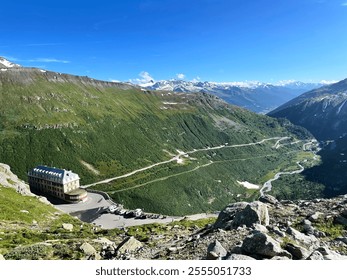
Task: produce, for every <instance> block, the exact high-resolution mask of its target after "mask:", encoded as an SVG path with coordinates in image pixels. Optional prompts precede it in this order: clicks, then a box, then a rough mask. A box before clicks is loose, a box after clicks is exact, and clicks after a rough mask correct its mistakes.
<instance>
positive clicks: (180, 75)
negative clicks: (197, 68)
mask: <svg viewBox="0 0 347 280" xmlns="http://www.w3.org/2000/svg"><path fill="white" fill-rule="evenodd" d="M176 77H177V78H178V79H180V80H183V79H184V78H185V77H186V75H184V74H182V73H180V74H176Z"/></svg>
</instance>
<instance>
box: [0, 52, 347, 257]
mask: <svg viewBox="0 0 347 280" xmlns="http://www.w3.org/2000/svg"><path fill="white" fill-rule="evenodd" d="M180 83H181V84H183V82H180ZM344 84H345V81H342V82H340V83H338V84H334V85H330V86H326V87H323V88H320V89H317V90H313V91H311V92H308V93H306V94H304V95H303V96H300V97H298V98H297V99H294V100H293V101H291V102H290V103H287V105H284V106H283V107H281V108H282V109H283V110H285V114H280V112H281V110H282V109H281V110H279V111H274V112H273V113H271V115H272V116H275V117H276V118H273V117H270V116H267V115H263V114H257V113H255V112H252V111H249V110H247V109H245V108H241V107H238V106H235V105H232V104H229V103H227V102H226V101H225V100H222V99H221V98H219V97H218V96H221V95H222V93H223V90H222V89H218V90H217V89H215V90H214V89H212V88H213V87H217V86H216V85H212V84H211V83H205V84H201V90H197V89H198V88H197V87H198V85H195V86H196V88H191V87H190V89H189V90H177V89H176V90H175V89H173V88H159V87H154V85H152V87H148V88H144V87H140V86H137V85H132V84H129V83H115V82H106V81H100V80H95V79H92V78H89V77H81V76H75V75H69V74H62V73H57V72H52V71H47V70H43V69H38V68H26V67H21V66H20V65H17V64H14V63H11V62H10V61H7V60H6V59H3V58H0V109H1V110H0V260H2V259H53V260H55V259H66V260H71V259H98V260H101V259H102V260H104V259H105V260H109V259H117V260H119V259H120V260H124V259H210V260H216V259H229V260H235V259H239V260H249V259H275V260H283V259H286V260H288V259H301V260H304V259H308V260H339V259H346V255H347V241H346V226H347V209H346V201H347V196H346V195H341V196H337V197H333V198H327V197H325V196H334V195H338V194H342V193H343V191H344V192H345V191H346V189H344V187H343V186H346V184H345V182H346V181H344V179H345V177H343V176H345V175H341V176H340V177H337V178H340V179H339V180H340V181H337V180H335V181H334V182H333V177H334V174H335V173H334V172H335V171H336V170H339V171H341V170H342V169H343V167H345V165H344V164H345V159H344V157H343V156H344V155H345V152H346V143H347V141H346V134H344V133H343V132H344V131H345V121H346V120H345V116H346V114H344V113H345V109H346V106H345V100H343V97H344V92H345V89H344ZM219 86H220V85H218V87H219ZM300 86H303V85H300ZM311 86H312V85H309V87H310V88H309V89H311ZM316 86H318V85H316ZM316 86H312V87H316ZM232 87H233V89H232V91H233V94H232V95H233V96H234V97H235V98H236V97H237V96H238V95H237V92H240V96H241V97H240V98H239V100H241V101H240V103H242V102H243V101H244V100H245V98H244V97H245V96H246V94H245V92H248V93H249V94H250V95H253V94H254V92H253V90H256V89H257V90H258V89H259V88H263V89H264V90H267V89H266V88H271V86H260V85H259V86H256V87H253V88H250V87H248V88H247V89H245V87H244V86H242V87H238V86H236V87H235V86H232ZM202 88H204V89H203V90H202ZM282 89H283V91H282V93H283V94H284V95H285V94H286V89H284V88H282ZM276 90H278V92H279V91H280V87H279V88H278V89H276ZM195 91H198V92H195ZM229 93H230V92H228V94H229ZM248 93H247V94H248ZM298 93H299V92H296V93H295V94H296V95H297V94H298ZM223 94H224V93H223ZM228 94H227V95H228ZM257 94H259V95H261V94H260V93H259V92H258V93H256V94H255V95H257ZM264 94H265V93H264ZM288 96H289V95H288ZM288 96H287V97H286V98H288ZM221 97H222V96H221ZM234 97H233V98H234ZM248 97H249V96H248V95H247V98H248ZM233 98H231V99H230V100H228V101H230V102H231V100H234V99H233ZM237 98H238V97H237ZM247 98H246V99H247ZM288 99H289V98H288ZM242 100H243V101H242ZM324 100H325V101H324ZM282 101H284V100H283V99H282ZM282 101H281V102H282ZM301 101H303V103H302V104H305V105H302V107H300V106H301V105H300V104H301ZM320 101H321V102H323V105H321V104H318V105H317V104H315V103H316V102H320ZM254 102H257V101H256V100H255V101H254V100H252V101H251V103H252V104H253V105H254V104H256V103H254ZM276 102H278V101H276ZM324 102H325V103H324ZM235 103H236V104H238V105H242V104H239V103H237V102H235ZM297 104H299V105H297ZM311 104H313V107H312V108H311V107H310V105H311ZM243 106H244V107H247V106H248V105H245V104H243ZM272 106H274V104H267V105H264V104H260V103H259V106H258V105H254V107H253V109H255V111H257V110H258V111H262V112H265V111H267V110H269V109H270V108H271V107H272ZM291 106H294V107H293V109H291ZM295 106H299V107H295ZM259 108H261V109H259ZM298 108H300V109H298ZM319 108H323V109H322V110H321V111H319V110H318V109H319ZM250 109H251V108H250ZM291 110H294V112H296V113H298V112H300V113H302V114H305V113H306V114H307V117H305V118H304V117H303V120H305V122H302V121H301V118H298V119H295V113H293V114H292V113H291ZM313 112H314V113H313ZM318 113H319V114H320V115H319V114H318ZM323 114H327V115H325V116H323ZM277 117H279V118H277ZM332 117H336V119H333V120H331V122H330V118H332ZM286 118H287V119H286ZM312 118H321V123H320V125H321V126H323V125H324V127H325V130H324V131H323V130H315V129H314V127H313V126H312V125H311V124H312V121H311V120H312ZM288 119H289V120H291V121H293V123H296V124H298V125H302V126H303V127H302V126H298V125H296V124H293V123H292V122H290V121H289V120H288ZM323 120H324V122H323ZM305 127H306V128H305ZM320 128H321V127H320ZM309 130H310V131H309ZM336 131H339V133H336ZM341 132H342V133H341ZM323 136H324V137H323ZM315 137H317V139H319V140H320V141H322V140H324V142H322V143H321V145H319V143H318V141H317V140H316V138H315ZM327 139H329V141H327ZM331 139H333V140H331ZM322 148H323V149H322ZM335 157H336V158H338V159H339V160H340V161H339V162H337V161H336V158H335ZM329 158H330V160H331V161H330V162H329ZM332 161H333V162H334V164H335V165H331V166H328V165H330V164H331V162H332ZM37 165H48V166H57V167H60V168H65V169H71V170H73V171H74V172H76V173H77V174H79V176H80V177H81V184H82V185H83V187H84V188H86V189H87V190H88V191H89V195H90V194H91V193H93V194H94V193H95V192H97V194H98V195H100V193H102V194H103V196H104V197H105V196H106V197H107V201H108V203H110V204H111V205H112V206H114V205H115V204H123V205H124V207H125V208H126V209H135V208H141V209H143V210H145V211H146V213H148V214H150V215H159V214H160V215H161V216H163V215H170V216H171V217H172V222H171V223H170V222H166V223H149V224H142V225H140V226H139V225H137V226H130V227H127V228H123V227H122V226H121V227H118V228H116V227H110V228H102V227H101V226H100V225H98V224H92V223H91V222H90V221H88V222H86V217H85V216H88V215H92V216H93V218H94V220H97V219H98V218H99V217H100V216H102V215H110V216H111V218H112V221H115V217H116V216H115V215H114V214H113V213H106V214H105V211H106V210H107V209H108V210H109V211H110V208H107V207H104V208H105V209H104V208H103V207H98V206H96V207H95V208H93V209H88V214H86V212H83V211H81V213H74V215H72V214H71V215H68V214H66V213H64V212H63V211H61V208H59V205H52V204H51V203H50V202H49V201H47V199H46V198H45V197H42V196H37V195H35V194H33V193H32V192H31V191H30V188H29V186H28V185H27V184H26V183H25V181H27V171H28V170H29V169H31V168H33V167H35V166H37ZM329 168H330V169H329ZM332 168H333V169H332ZM334 168H337V169H336V170H334ZM341 168H342V169H341ZM324 172H326V173H324ZM329 172H330V173H329ZM321 173H322V174H327V175H326V176H327V177H326V178H330V179H331V181H324V180H322V179H318V180H317V178H322V176H317V174H318V175H319V174H321ZM15 174H16V175H15ZM328 174H330V175H328ZM335 175H336V174H335ZM17 176H18V177H17ZM329 176H330V177H329ZM330 182H331V184H330ZM270 194H271V195H270ZM272 195H275V196H276V197H277V198H276V197H274V196H272ZM100 196H101V195H100ZM289 199H290V200H289ZM101 200H102V198H101V199H100V201H101ZM100 201H95V205H99V204H98V203H99V202H100ZM81 205H84V204H83V203H81ZM69 206H71V207H72V208H73V207H74V206H76V205H71V204H70V205H69ZM219 211H220V212H219ZM216 212H217V213H216ZM69 213H71V212H69ZM153 213H156V214H153ZM197 213H200V214H201V213H203V214H204V215H206V216H205V217H207V214H209V215H210V216H209V217H208V218H205V219H199V220H194V219H191V216H190V215H191V214H197ZM185 215H189V217H184V216H185ZM72 216H75V217H72ZM198 216H199V217H200V215H198ZM211 216H212V217H211ZM76 217H78V218H80V219H77V218H76ZM171 217H170V218H171ZM146 219H147V217H146ZM158 219H159V218H158ZM158 219H157V220H158ZM163 219H164V218H163Z"/></svg>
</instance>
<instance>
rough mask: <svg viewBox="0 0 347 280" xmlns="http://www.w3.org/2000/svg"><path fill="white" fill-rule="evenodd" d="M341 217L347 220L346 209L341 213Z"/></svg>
mask: <svg viewBox="0 0 347 280" xmlns="http://www.w3.org/2000/svg"><path fill="white" fill-rule="evenodd" d="M341 216H342V217H344V218H347V209H345V210H343V211H342V212H341Z"/></svg>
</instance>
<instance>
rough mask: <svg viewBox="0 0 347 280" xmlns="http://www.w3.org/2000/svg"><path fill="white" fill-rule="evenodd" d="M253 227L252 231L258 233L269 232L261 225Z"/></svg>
mask: <svg viewBox="0 0 347 280" xmlns="http://www.w3.org/2000/svg"><path fill="white" fill-rule="evenodd" d="M253 227H254V229H255V230H256V231H259V232H264V233H268V232H269V231H268V229H267V228H266V227H265V226H263V225H261V224H254V225H253Z"/></svg>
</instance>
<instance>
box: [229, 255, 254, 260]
mask: <svg viewBox="0 0 347 280" xmlns="http://www.w3.org/2000/svg"><path fill="white" fill-rule="evenodd" d="M226 260H234V261H240V260H242V261H243V260H256V259H255V258H252V257H250V256H246V255H242V254H231V255H230V256H228V257H227V258H226Z"/></svg>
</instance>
